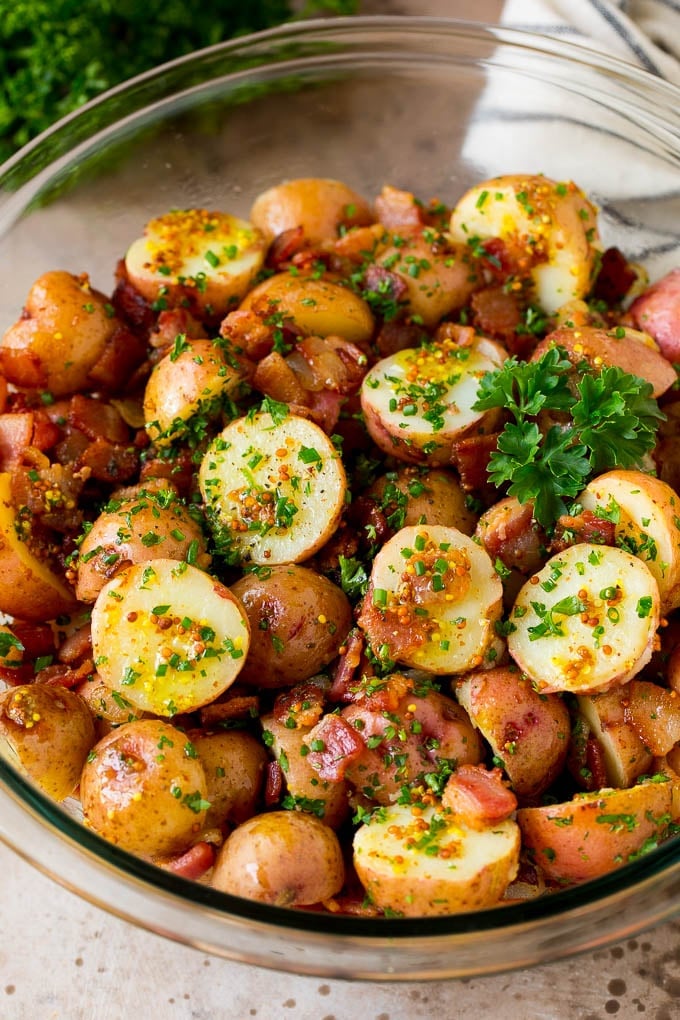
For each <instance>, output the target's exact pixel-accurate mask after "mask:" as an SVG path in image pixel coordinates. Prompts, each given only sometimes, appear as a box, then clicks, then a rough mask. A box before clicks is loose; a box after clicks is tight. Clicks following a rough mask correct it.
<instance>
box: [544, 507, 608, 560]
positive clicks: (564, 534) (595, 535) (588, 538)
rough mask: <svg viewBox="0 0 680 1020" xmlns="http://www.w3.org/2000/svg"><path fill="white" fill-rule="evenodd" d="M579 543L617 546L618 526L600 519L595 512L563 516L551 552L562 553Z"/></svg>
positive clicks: (588, 511)
mask: <svg viewBox="0 0 680 1020" xmlns="http://www.w3.org/2000/svg"><path fill="white" fill-rule="evenodd" d="M579 542H593V543H595V544H596V545H616V525H615V524H614V522H613V521H608V520H606V519H605V518H604V517H598V515H597V514H596V513H595V511H594V510H583V511H582V512H581V513H580V514H578V515H577V516H576V517H572V516H571V515H569V514H563V515H562V516H561V517H560V518H559V520H558V522H557V526H556V529H555V537H554V538H553V540H552V542H551V543H550V551H551V552H556V553H557V552H562V550H563V549H566V548H567V547H568V546H570V545H577V544H578V543H579Z"/></svg>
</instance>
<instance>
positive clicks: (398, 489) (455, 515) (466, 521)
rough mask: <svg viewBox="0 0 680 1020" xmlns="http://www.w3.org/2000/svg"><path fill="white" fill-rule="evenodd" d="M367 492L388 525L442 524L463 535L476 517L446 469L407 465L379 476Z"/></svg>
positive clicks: (452, 476) (470, 531) (458, 482)
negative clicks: (455, 529)
mask: <svg viewBox="0 0 680 1020" xmlns="http://www.w3.org/2000/svg"><path fill="white" fill-rule="evenodd" d="M367 495H369V496H371V497H372V498H373V499H375V500H377V502H378V503H379V505H380V507H381V509H382V510H383V512H384V514H385V516H386V517H387V521H388V524H392V520H394V521H395V522H398V527H402V528H404V527H408V526H409V525H411V524H442V525H444V526H445V527H449V528H457V529H458V530H459V531H462V532H463V534H464V535H471V534H472V532H473V531H474V530H475V525H476V522H477V518H476V517H475V515H474V514H473V513H472V511H471V510H470V508H469V506H468V497H467V495H466V493H465V492H464V490H463V487H462V485H461V484H460V480H459V479H458V478H457V477H456V475H455V474H454V473H453V472H452V471H448V470H447V469H446V468H444V467H442V468H424V467H416V466H415V465H409V466H408V467H402V468H400V469H399V470H398V471H390V472H388V473H387V474H385V475H381V476H380V478H378V479H377V480H376V481H375V482H374V483H373V485H372V486H371V487H370V489H369V490H368V493H367Z"/></svg>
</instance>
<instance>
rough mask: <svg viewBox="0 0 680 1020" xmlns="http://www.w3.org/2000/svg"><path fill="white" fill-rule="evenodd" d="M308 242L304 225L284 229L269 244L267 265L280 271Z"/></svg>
mask: <svg viewBox="0 0 680 1020" xmlns="http://www.w3.org/2000/svg"><path fill="white" fill-rule="evenodd" d="M308 244H309V242H308V241H307V239H306V237H305V232H304V230H303V229H302V227H300V226H298V227H290V228H289V229H288V230H283V231H282V232H281V233H280V234H277V235H276V237H275V238H274V240H273V241H272V243H271V244H270V245H269V251H268V252H267V265H268V266H270V267H271V268H272V269H276V271H277V272H280V271H281V270H282V269H283V268H285V266H286V265H287V264H288V263H289V262H290V260H291V259H292V258H293V256H294V255H297V254H298V252H301V251H302V250H303V249H304V248H306V247H307V246H308Z"/></svg>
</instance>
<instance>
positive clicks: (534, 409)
mask: <svg viewBox="0 0 680 1020" xmlns="http://www.w3.org/2000/svg"><path fill="white" fill-rule="evenodd" d="M652 393H653V387H652V386H651V384H650V383H648V382H647V381H646V380H644V379H640V378H639V377H638V376H635V375H631V374H630V373H629V372H624V371H623V370H622V369H620V368H617V367H615V366H606V367H605V368H603V369H602V370H601V371H597V370H595V369H593V367H592V366H591V365H590V364H589V363H588V362H585V361H584V362H582V363H580V364H578V365H576V366H574V365H572V363H571V362H570V360H569V357H568V354H567V352H566V350H565V349H564V348H561V347H552V348H550V349H549V350H548V351H546V352H545V354H543V355H542V357H541V358H539V359H538V360H537V361H533V362H523V361H518V360H517V358H515V357H511V358H508V360H507V361H506V362H505V363H504V365H503V367H502V368H500V369H498V370H496V371H495V372H487V373H486V375H484V376H483V377H482V380H481V382H480V386H479V389H478V391H477V401H476V403H475V405H474V407H475V410H480V411H488V410H491V409H492V408H497V407H498V408H503V409H504V410H506V411H509V412H510V414H511V415H512V416H513V418H514V419H515V421H514V422H510V423H508V424H507V425H506V426H505V428H504V429H503V431H502V433H501V434H500V436H499V437H498V444H497V447H498V448H497V450H496V451H494V453H492V454H491V458H490V462H489V472H488V473H489V479H490V480H491V482H492V483H493V484H494V485H496V486H499V487H500V486H503V485H505V484H506V483H509V487H508V490H507V491H508V493H509V494H510V495H511V496H515V497H516V498H517V499H518V500H519V502H520V503H528V502H532V503H533V505H534V518H535V519H536V520H537V521H538V523H539V524H541V525H543V527H545V528H548V529H550V528H551V527H552V526H553V525H554V524H555V522H556V521H557V519H558V518H559V516H560V515H561V514H564V513H566V512H567V509H568V507H567V502H566V500H567V499H573V498H574V497H575V496H577V495H578V493H579V492H580V491H581V490H582V489H583V487H584V486H585V485H586V484H587V481H588V479H589V478H590V477H592V476H593V475H596V474H600V473H602V472H603V471H609V470H610V469H612V468H615V467H622V468H640V467H642V466H643V463H644V457H645V455H646V454H647V453H648V452H649V451H650V450H651V449H652V448H653V446H654V444H655V442H656V432H657V429H658V427H659V424H660V422H662V421H663V420H664V417H665V416H664V414H663V412H662V411H661V410H660V409H659V406H658V404H657V402H656V400H655V399H654V398H653V396H652ZM543 411H558V412H560V413H561V416H562V417H563V418H564V423H560V424H553V425H550V426H549V427H548V428H547V429H546V430H544V431H543V430H541V428H540V427H539V420H537V419H538V416H539V415H540V414H541V412H543Z"/></svg>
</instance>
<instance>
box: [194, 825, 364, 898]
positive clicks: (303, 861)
mask: <svg viewBox="0 0 680 1020" xmlns="http://www.w3.org/2000/svg"><path fill="white" fill-rule="evenodd" d="M344 880H345V868H344V864H343V860H342V851H341V849H340V843H339V842H338V837H337V836H336V835H335V833H334V832H333V830H332V829H330V828H329V827H328V826H327V825H324V824H323V823H322V822H320V821H319V819H318V818H315V817H314V816H313V815H309V814H301V813H299V812H297V811H271V812H270V813H269V814H263V815H257V816H256V817H255V818H251V819H250V820H249V821H247V822H244V824H243V825H240V826H239V827H238V829H236V830H235V831H234V832H232V834H231V836H229V838H228V839H227V841H226V842H225V844H224V846H223V847H222V848H221V850H220V852H219V854H218V856H217V861H216V862H215V870H214V872H213V875H212V878H211V885H213V886H214V888H215V889H221V890H222V892H228V893H232V895H234V896H243V897H245V898H246V899H251V900H259V901H260V902H261V903H272V904H274V905H276V906H279V907H296V906H309V905H311V904H313V903H322V902H323V901H324V900H328V899H330V898H331V897H332V896H335V895H336V893H338V892H339V891H340V889H341V888H342V885H343V882H344Z"/></svg>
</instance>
